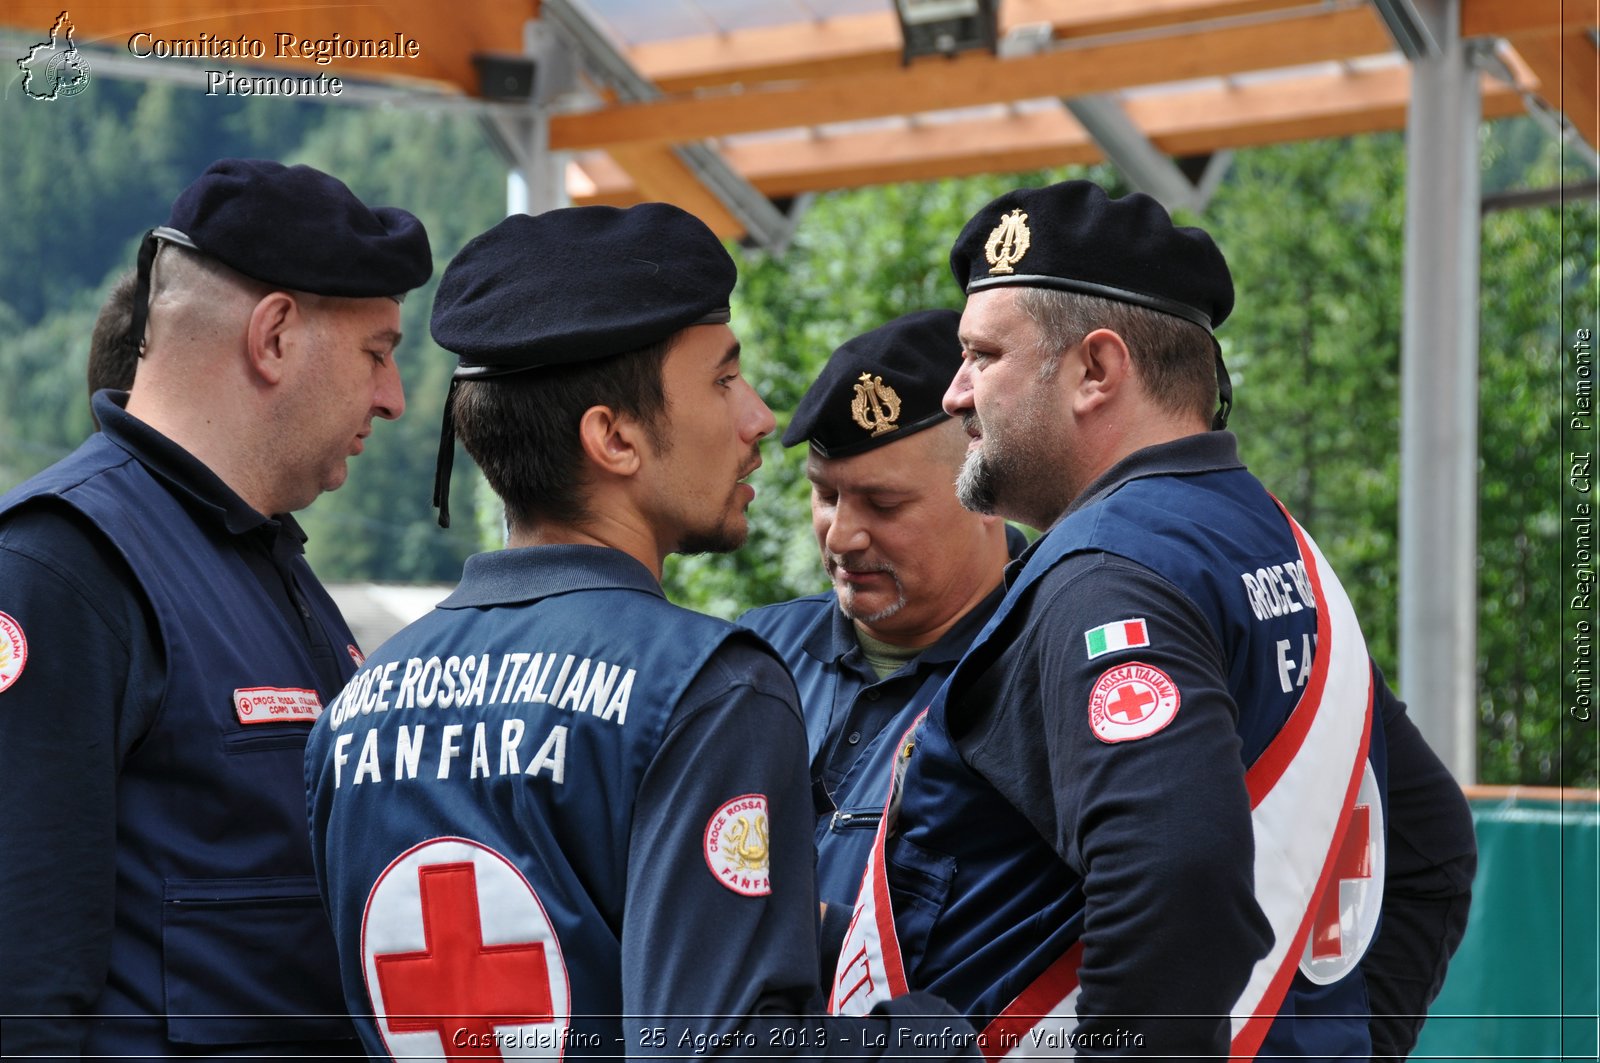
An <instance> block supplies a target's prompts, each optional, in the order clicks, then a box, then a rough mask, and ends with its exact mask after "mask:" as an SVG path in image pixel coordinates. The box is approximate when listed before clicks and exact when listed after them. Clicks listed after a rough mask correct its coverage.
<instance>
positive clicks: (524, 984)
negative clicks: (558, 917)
mask: <svg viewBox="0 0 1600 1063" xmlns="http://www.w3.org/2000/svg"><path fill="white" fill-rule="evenodd" d="M361 958H362V965H363V968H364V974H365V976H366V984H367V995H368V997H369V998H370V999H371V1000H372V1010H373V1015H374V1016H375V1017H376V1020H377V1024H378V1032H379V1034H380V1035H381V1036H382V1037H383V1042H384V1045H385V1047H387V1048H388V1050H389V1053H390V1054H391V1055H393V1056H395V1057H402V1056H418V1055H422V1056H433V1057H435V1058H438V1057H441V1056H442V1057H444V1058H446V1059H482V1058H484V1057H485V1056H488V1057H490V1058H493V1057H495V1056H496V1055H504V1056H507V1057H510V1056H514V1055H523V1054H526V1053H525V1052H524V1051H522V1050H523V1049H526V1048H527V1047H529V1046H542V1047H544V1048H546V1049H548V1051H546V1052H542V1053H539V1054H543V1055H551V1056H556V1057H559V1056H560V1055H561V1054H562V1052H561V1049H562V1048H563V1047H564V1044H565V1038H566V1030H567V1027H568V1025H569V1024H570V1022H571V1018H572V1009H571V997H570V990H569V985H568V981H567V968H566V963H565V961H564V960H563V959H562V955H561V943H560V941H559V940H557V938H556V933H555V928H554V927H553V926H552V925H551V924H550V919H549V916H548V915H547V914H546V913H545V909H544V905H543V904H542V903H541V902H540V900H539V897H538V894H536V893H535V892H534V889H533V887H532V886H531V885H529V883H528V880H527V879H526V878H524V877H523V876H522V873H521V872H520V871H518V870H517V869H516V868H515V867H514V866H513V865H512V864H511V862H510V861H509V860H507V859H506V858H505V857H504V856H501V855H500V854H499V853H497V852H495V851H494V850H493V849H490V848H488V847H487V846H484V845H481V844H479V843H478V842H474V841H469V840H467V839H465V838H435V839H433V840H432V841H428V842H424V843H423V844H421V845H418V846H416V847H414V848H412V849H410V850H409V851H407V852H405V853H402V854H401V855H400V856H398V857H397V858H395V860H394V861H393V862H392V863H390V865H389V866H388V867H387V868H385V869H384V871H383V874H381V875H379V876H378V881H377V883H376V884H374V885H373V887H372V893H371V894H370V895H368V897H367V909H366V914H365V916H364V918H363V920H362V928H361Z"/></svg>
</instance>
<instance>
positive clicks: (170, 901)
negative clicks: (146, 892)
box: [161, 876, 355, 1045]
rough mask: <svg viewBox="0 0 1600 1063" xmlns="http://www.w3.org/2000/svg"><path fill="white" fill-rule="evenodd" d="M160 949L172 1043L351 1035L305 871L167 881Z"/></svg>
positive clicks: (327, 934) (333, 955) (333, 956)
mask: <svg viewBox="0 0 1600 1063" xmlns="http://www.w3.org/2000/svg"><path fill="white" fill-rule="evenodd" d="M161 948H162V979H163V983H164V988H165V991H166V1006H167V1036H168V1037H169V1038H171V1039H172V1040H173V1041H176V1042H178V1043H180V1044H196V1045H222V1044H244V1043H260V1042H268V1041H315V1040H328V1039H336V1038H346V1037H354V1036H355V1031H354V1029H353V1028H352V1027H351V1025H350V1021H349V1019H348V1018H346V1017H345V1011H346V1008H345V1004H344V994H343V992H342V991H341V989H340V984H339V958H338V954H337V952H336V951H335V949H334V944H333V933H332V931H331V930H330V929H329V927H328V919H327V916H326V915H325V914H324V912H323V908H322V901H321V898H320V897H319V896H318V894H317V888H316V882H315V880H313V879H312V878H310V877H309V876H285V877H275V878H248V879H239V878H235V879H168V880H167V882H166V889H165V896H164V899H163V906H162V920H161Z"/></svg>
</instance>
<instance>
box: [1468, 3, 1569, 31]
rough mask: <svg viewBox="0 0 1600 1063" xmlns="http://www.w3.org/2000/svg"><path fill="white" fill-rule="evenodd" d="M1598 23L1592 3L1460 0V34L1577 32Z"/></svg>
mask: <svg viewBox="0 0 1600 1063" xmlns="http://www.w3.org/2000/svg"><path fill="white" fill-rule="evenodd" d="M1597 24H1600V13H1597V11H1596V9H1595V6H1594V5H1593V4H1585V3H1579V2H1578V0H1572V2H1570V3H1569V2H1568V0H1461V36H1463V37H1518V36H1521V35H1524V34H1530V33H1531V34H1548V33H1552V32H1555V33H1576V32H1578V31H1579V30H1582V29H1584V28H1585V27H1588V26H1594V25H1597Z"/></svg>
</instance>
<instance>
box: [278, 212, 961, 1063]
mask: <svg viewBox="0 0 1600 1063" xmlns="http://www.w3.org/2000/svg"><path fill="white" fill-rule="evenodd" d="M734 279H735V273H734V264H733V260H732V259H731V258H730V257H729V255H728V253H727V251H726V250H724V249H723V247H722V245H721V244H720V243H719V242H718V241H717V239H716V237H715V236H714V235H713V234H712V233H711V231H710V230H709V229H707V228H706V227H705V225H704V224H702V223H701V222H700V221H698V220H697V219H695V218H694V217H693V216H691V215H689V214H686V213H684V212H683V211H681V210H679V209H678V208H676V207H672V206H668V205H666V204H661V203H647V204H643V205H641V206H637V207H633V208H630V209H628V210H619V209H616V208H612V207H577V208H569V209H564V210H554V211H550V212H548V213H545V214H541V215H539V216H537V217H528V216H525V215H514V216H512V217H510V218H507V219H506V220H504V221H502V222H501V223H499V224H498V225H496V226H495V227H494V228H492V229H490V230H489V231H488V232H486V233H484V234H482V235H481V236H478V237H477V238H475V239H474V240H472V241H471V242H470V243H468V244H467V246H466V247H465V248H464V249H463V250H462V251H461V253H460V254H458V255H457V256H456V257H455V259H454V261H452V262H451V264H450V267H449V269H447V270H446V272H445V275H444V278H443V279H442V281H441V283H440V286H439V294H438V300H437V302H436V303H435V306H434V311H433V335H434V338H435V339H436V340H438V342H439V344H440V346H442V347H444V348H445V349H446V350H449V351H452V352H454V353H455V354H457V355H458V356H459V359H460V366H459V368H458V369H457V370H456V374H455V379H454V381H453V382H452V385H451V396H450V399H449V400H448V401H447V403H446V414H445V416H446V426H445V432H444V433H443V440H442V446H441V451H440V465H439V475H438V477H437V481H436V485H435V498H436V500H437V501H439V502H440V503H443V501H444V500H445V499H446V498H447V496H448V477H449V469H450V463H451V457H452V450H453V440H454V439H455V438H459V439H460V440H461V441H462V443H463V444H465V446H466V448H467V451H468V452H469V453H470V454H471V455H472V456H473V458H474V459H475V460H476V461H477V462H478V464H479V466H480V467H481V468H482V469H483V471H484V474H485V476H486V477H487V479H488V481H489V483H490V485H491V486H492V487H493V488H494V490H495V491H496V493H497V494H498V495H499V496H500V497H501V499H502V500H504V502H505V506H506V520H507V524H508V527H509V532H510V540H509V546H508V548H507V549H504V550H498V551H494V552H492V553H486V554H480V555H477V556H475V557H472V558H470V559H469V560H468V561H467V565H466V569H465V571H464V573H463V575H462V579H461V583H460V586H459V587H458V588H457V589H456V591H455V592H454V593H453V594H452V595H451V596H450V597H449V598H447V599H445V601H443V602H442V603H440V605H439V607H438V608H436V609H435V610H434V612H433V613H431V614H430V615H428V616H426V617H424V618H422V619H421V620H419V621H417V622H416V623H414V624H412V625H411V626H410V627H408V628H406V629H405V630H404V631H402V632H400V634H398V635H396V636H395V637H394V638H393V639H391V640H390V641H389V642H388V643H386V644H385V645H384V646H383V647H382V649H381V650H379V651H378V652H377V653H375V654H374V655H373V657H372V658H371V659H370V660H368V662H367V664H366V666H365V667H364V668H363V670H362V671H361V672H359V673H358V674H357V676H356V677H355V679H354V680H353V681H352V682H351V684H350V685H349V686H348V687H347V688H346V689H345V692H344V693H343V694H342V695H340V697H339V698H338V700H336V701H335V702H334V704H333V705H332V706H331V707H330V709H329V711H328V712H327V713H326V714H324V716H323V719H322V720H321V722H319V724H318V725H317V727H316V728H315V730H314V732H313V735H312V739H311V742H310V743H309V745H308V747H307V751H306V777H307V785H308V788H309V800H310V816H311V833H312V848H313V852H314V857H315V860H316V864H317V874H318V877H319V880H320V883H321V885H322V889H323V892H324V896H325V898H326V900H327V904H328V908H329V911H330V913H331V915H332V919H333V926H334V936H335V939H336V941H337V943H338V948H339V953H340V959H341V966H342V968H343V977H344V987H345V999H346V1001H347V1004H348V1007H349V1009H350V1011H351V1012H352V1013H354V1014H355V1015H356V1018H357V1026H358V1029H359V1030H360V1033H361V1037H362V1040H363V1042H364V1044H365V1046H366V1048H367V1050H368V1051H369V1052H371V1053H372V1054H374V1055H381V1054H385V1053H387V1054H391V1055H396V1056H401V1055H428V1056H439V1055H447V1056H450V1057H452V1058H455V1057H459V1056H465V1055H485V1054H487V1055H493V1054H495V1053H496V1052H499V1051H502V1050H510V1049H517V1050H520V1051H522V1052H539V1053H541V1054H547V1055H557V1054H560V1055H565V1056H566V1057H567V1058H573V1057H612V1058H615V1057H635V1058H652V1057H663V1056H671V1057H674V1058H682V1057H684V1056H687V1055H695V1054H700V1053H716V1054H737V1055H767V1056H772V1055H775V1056H822V1055H835V1056H836V1055H843V1056H851V1057H854V1056H865V1057H873V1056H879V1055H884V1054H889V1053H894V1054H901V1053H905V1052H908V1051H914V1052H915V1053H916V1054H918V1055H929V1056H933V1057H951V1056H961V1055H967V1056H972V1055H974V1049H973V1047H972V1032H971V1030H970V1028H968V1027H967V1026H966V1025H965V1023H963V1022H962V1020H961V1019H960V1018H958V1017H956V1016H955V1014H954V1013H953V1012H952V1011H950V1010H949V1008H948V1007H947V1006H945V1005H944V1004H943V1003H942V1002H940V1001H937V1000H935V999H933V998H929V997H926V996H925V995H921V994H914V995H911V996H909V997H905V998H903V999H901V1000H900V1001H897V1002H891V1003H890V1005H889V1007H888V1008H887V1009H882V1010H881V1011H880V1014H878V1015H876V1016H872V1017H869V1018H866V1019H829V1018H826V1017H818V1018H815V1019H803V1018H797V1017H799V1016H805V1015H806V1014H807V1013H819V1012H821V1011H822V1005H823V1001H822V998H821V986H820V980H819V978H818V963H819V960H818V942H817V937H818V912H817V903H816V899H815V890H814V888H813V883H812V849H811V826H812V815H811V804H810V796H809V786H808V784H807V779H806V772H805V757H804V753H803V750H804V748H805V729H804V725H803V723H802V721H801V718H800V714H799V710H798V708H797V706H796V695H795V689H794V683H793V681H792V680H791V679H790V677H789V675H788V673H787V672H786V671H785V670H784V667H783V664H782V662H781V661H780V660H779V659H778V658H777V657H776V656H775V655H774V654H773V653H772V651H771V649H770V648H769V647H767V646H766V645H765V644H764V643H762V642H761V641H760V640H759V639H757V638H756V637H755V636H754V635H753V634H751V633H750V632H748V631H744V630H742V629H740V628H738V627H736V626H735V625H733V624H730V623H727V622H725V621H720V620H715V619H712V618H710V617H706V616H701V615H699V614H696V613H692V612H689V611H687V610H684V609H680V608H678V607H676V606H674V605H672V604H671V603H669V602H668V601H667V600H666V598H665V596H664V595H663V594H662V591H661V586H660V578H661V570H662V565H663V563H664V561H665V559H666V557H667V555H668V554H671V553H676V552H695V551H727V550H732V549H734V548H736V547H737V546H739V545H740V544H741V543H742V542H743V541H744V539H745V535H746V532H747V524H746V518H745V509H746V507H747V506H749V505H750V503H751V501H752V499H753V498H754V491H753V489H752V488H750V487H749V486H748V485H747V484H746V483H744V479H745V478H746V477H747V476H749V474H750V473H751V472H753V471H754V470H755V469H756V468H757V467H758V466H759V465H760V461H761V459H760V455H759V451H758V444H759V443H760V441H761V439H762V438H763V437H765V436H766V435H767V434H768V433H770V432H771V431H772V429H773V427H774V421H773V417H772V413H771V411H770V410H768V409H767V407H766V405H765V403H763V402H762V401H761V398H760V396H758V395H757V394H756V393H755V391H754V390H753V389H752V388H751V386H750V384H749V383H748V382H747V381H746V380H745V379H744V377H743V376H742V374H741V372H740V363H739V342H738V340H737V338H736V337H735V335H734V333H733V331H732V330H731V329H730V328H729V326H728V321H729V318H730V311H729V296H730V294H731V292H732V289H733V286H734ZM441 516H443V514H442V513H441ZM919 1016H927V1017H919ZM913 1034H917V1035H919V1036H922V1037H923V1038H924V1040H923V1041H922V1042H921V1043H920V1044H918V1045H913V1043H912V1042H911V1041H910V1040H907V1037H908V1036H909V1035H913ZM962 1034H964V1035H965V1036H964V1037H963V1036H959V1035H962ZM508 1054H509V1052H508Z"/></svg>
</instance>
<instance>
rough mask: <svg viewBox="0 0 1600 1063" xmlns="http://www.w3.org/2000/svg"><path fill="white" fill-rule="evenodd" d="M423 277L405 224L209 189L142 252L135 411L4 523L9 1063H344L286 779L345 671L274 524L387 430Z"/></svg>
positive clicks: (239, 187) (246, 166)
mask: <svg viewBox="0 0 1600 1063" xmlns="http://www.w3.org/2000/svg"><path fill="white" fill-rule="evenodd" d="M432 271H433V261H432V257H431V255H430V252H429V248H428V238H427V234H426V233H425V232H424V231H423V227H422V224H421V223H420V222H419V221H418V220H417V219H416V218H415V217H413V216H412V215H411V214H409V213H408V212H406V211H403V210H399V209H395V208H392V207H378V208H372V207H368V206H367V205H366V204H364V203H362V202H361V201H360V200H359V199H357V198H356V197H355V195H354V194H352V193H351V191H350V190H349V189H348V188H346V187H345V186H344V184H343V183H341V182H339V181H338V180H336V179H334V178H332V177H330V176H328V175H327V174H325V173H321V172H319V171H317V170H314V169H311V168H309V167H305V166H295V167H285V166H282V165H280V164H278V163H275V162H267V161H261V160H245V159H225V160H222V161H220V162H217V163H215V164H213V165H212V166H211V167H209V168H208V169H207V170H206V171H205V173H203V174H202V175H201V176H200V177H199V178H198V179H197V180H196V181H195V182H194V183H193V184H191V185H190V186H189V187H188V188H187V189H185V190H184V192H183V193H182V194H181V195H180V196H179V197H178V199H177V201H176V202H175V203H174V204H173V207H172V213H171V216H170V217H169V219H168V221H167V224H166V225H164V226H161V227H159V228H157V229H154V230H152V232H151V233H150V235H149V236H148V237H147V238H146V241H145V243H144V245H143V247H142V249H141V253H140V256H139V267H138V273H137V278H136V282H135V291H134V296H133V306H132V310H133V314H132V316H133V323H132V325H131V335H133V336H137V337H140V338H141V339H143V340H145V342H144V344H143V350H144V354H143V359H142V361H143V365H141V366H140V368H139V370H138V375H137V378H136V380H135V381H134V384H133V388H132V391H131V393H126V392H120V391H101V392H99V393H98V394H97V395H96V396H95V397H94V412H95V415H96V417H97V418H98V419H99V422H100V425H101V428H102V431H101V432H99V433H97V434H96V435H95V436H93V437H92V438H91V439H90V440H89V441H88V442H86V443H85V444H84V445H83V446H82V447H80V448H79V449H78V450H77V451H76V452H75V453H73V454H72V455H71V456H69V457H67V458H65V459H64V460H62V461H61V462H59V463H57V464H56V465H54V466H52V467H50V468H49V469H47V470H45V471H44V472H42V473H40V474H39V475H38V476H36V477H34V478H33V479H31V480H29V481H27V482H26V483H24V484H22V485H21V486H19V487H17V488H15V489H14V490H12V491H10V492H9V493H7V494H6V495H5V496H4V497H3V498H0V808H4V809H5V815H4V818H3V819H0V913H4V914H3V916H0V956H3V957H4V960H3V966H4V969H5V973H4V976H3V977H0V1014H4V1015H5V1016H6V1018H5V1019H4V1020H3V1024H0V1025H3V1029H0V1041H3V1044H4V1047H5V1052H6V1053H7V1054H8V1055H11V1054H16V1055H33V1054H45V1055H81V1056H144V1057H150V1056H166V1055H184V1054H193V1053H201V1054H231V1053H243V1052H263V1053H270V1054H275V1055H324V1056H325V1055H334V1054H344V1053H347V1052H349V1051H351V1050H352V1049H353V1048H354V1047H355V1044H356V1042H355V1041H354V1040H353V1036H354V1031H353V1029H352V1027H351V1025H350V1023H349V1021H348V1020H347V1019H345V1018H344V1017H343V1016H342V1014H341V1013H342V1011H343V1008H342V1006H341V1003H342V1002H341V997H340V994H339V986H338V978H337V974H336V969H335V968H336V961H335V954H334V949H333V940H332V937H331V935H330V932H329V928H328V922H327V916H326V914H325V913H324V911H323V909H322V906H321V903H320V901H319V899H318V897H317V891H316V883H315V881H314V879H313V878H312V873H311V851H310V846H309V844H308V840H307V833H306V823H305V802H304V783H303V777H302V773H301V761H302V757H303V751H304V747H305V742H306V735H307V732H308V731H309V730H310V728H311V722H312V721H313V720H314V719H315V718H316V717H317V715H318V714H319V713H320V712H321V711H322V710H323V707H324V706H325V705H327V704H328V703H329V702H330V701H331V700H332V699H333V697H334V696H335V695H336V694H337V693H338V692H339V690H340V689H342V688H343V686H344V683H345V681H346V680H347V679H348V678H349V677H350V676H351V674H353V672H354V671H355V667H356V665H357V664H358V663H359V661H360V650H359V649H358V648H357V646H356V645H355V639H354V637H353V636H352V635H351V634H350V631H349V628H348V627H347V626H346V624H345V623H344V621H343V619H342V618H341V617H340V616H339V612H338V610H337V609H336V608H335V606H334V604H333V601H332V600H331V599H330V598H329V597H328V595H327V593H326V592H325V591H324V590H323V588H322V586H321V585H320V584H319V583H318V582H317V579H316V577H315V576H314V575H313V574H312V572H311V570H310V568H309V567H308V566H307V565H306V562H305V558H304V556H303V543H304V541H305V536H304V534H303V533H302V532H301V531H300V529H299V527H298V526H297V525H296V524H295V522H294V519H293V518H292V517H290V516H289V513H290V512H292V511H294V510H297V509H301V508H303V507H305V506H306V505H308V504H309V503H310V502H311V501H312V500H313V499H314V498H316V497H317V496H318V495H319V494H321V493H322V492H323V491H329V490H332V489H334V488H336V487H338V486H339V485H340V484H341V483H343V482H344V479H345V474H346V463H347V461H348V459H349V458H350V457H351V456H352V455H355V454H359V453H360V452H361V449H362V445H363V444H362V441H363V440H364V439H365V438H366V436H367V435H368V434H369V433H370V432H371V430H372V422H373V420H374V419H375V418H385V419H390V418H394V417H398V416H399V415H400V413H401V410H402V409H403V408H404V404H405V400H404V396H403V394H402V390H401V384H400V377H399V373H398V370H397V369H396V366H395V360H394V355H395V349H396V348H397V347H398V346H399V343H400V331H399V320H400V319H399V300H400V299H401V297H402V296H403V295H404V294H405V293H406V292H407V291H409V290H410V289H413V288H416V287H417V286H419V285H421V284H422V283H423V282H425V281H426V280H427V279H428V276H429V275H430V274H431V273H432ZM147 322H148V325H149V331H148V336H146V331H145V326H146V323H147Z"/></svg>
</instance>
